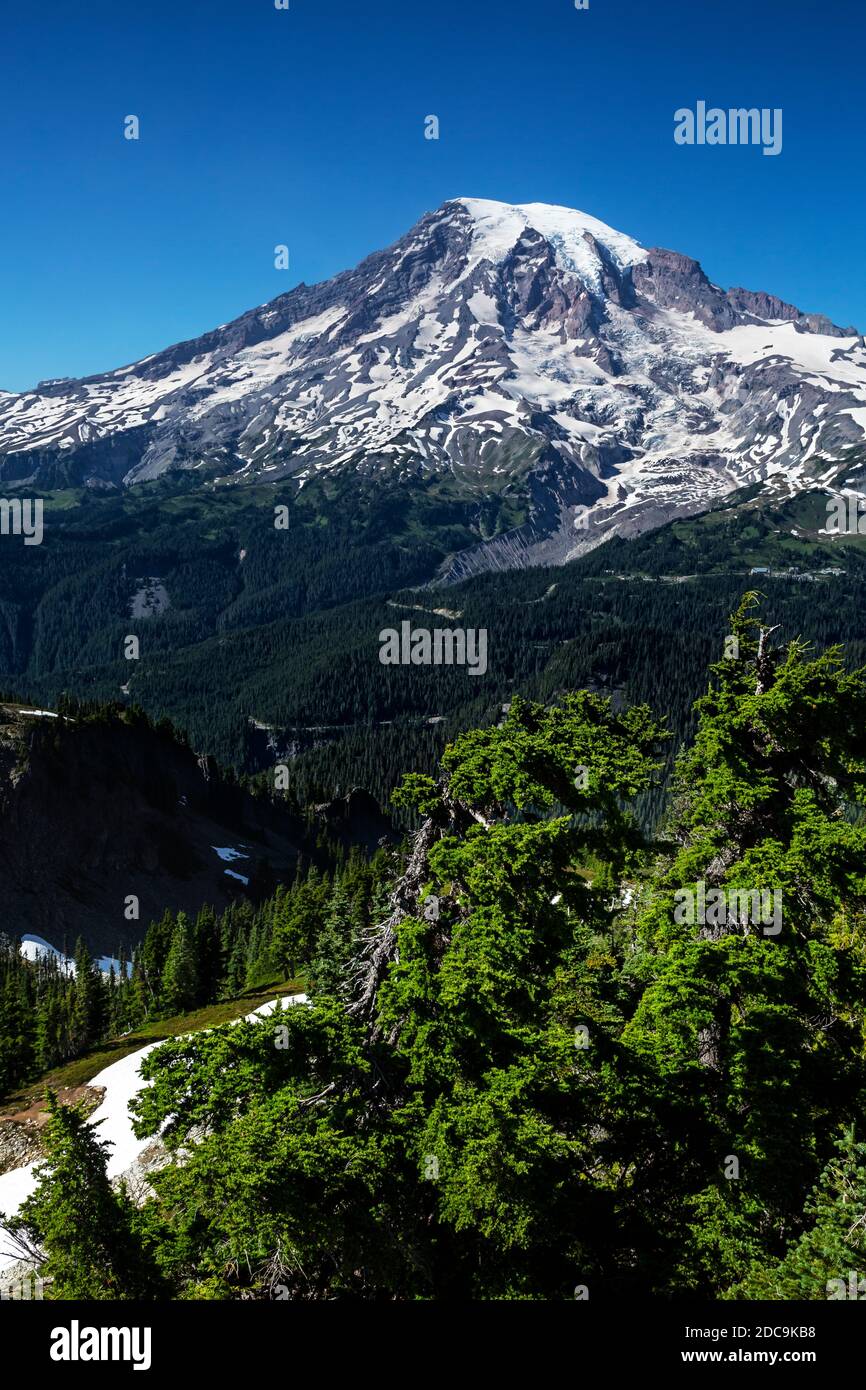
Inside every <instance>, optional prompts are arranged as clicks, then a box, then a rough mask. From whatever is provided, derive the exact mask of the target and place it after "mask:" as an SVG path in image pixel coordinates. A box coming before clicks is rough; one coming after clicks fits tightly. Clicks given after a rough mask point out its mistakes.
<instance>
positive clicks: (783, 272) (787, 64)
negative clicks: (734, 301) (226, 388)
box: [0, 0, 866, 390]
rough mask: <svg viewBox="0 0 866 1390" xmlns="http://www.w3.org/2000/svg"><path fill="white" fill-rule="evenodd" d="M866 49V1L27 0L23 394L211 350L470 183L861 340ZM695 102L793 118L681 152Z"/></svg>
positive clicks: (7, 227) (7, 101) (11, 198)
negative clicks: (196, 347)
mask: <svg viewBox="0 0 866 1390" xmlns="http://www.w3.org/2000/svg"><path fill="white" fill-rule="evenodd" d="M864 60H866V6H864V4H863V0H825V2H824V3H823V4H814V3H812V0H792V2H791V3H783V0H724V3H723V2H722V0H655V3H653V0H590V8H589V10H586V11H577V10H575V8H574V3H573V0H290V9H289V10H288V11H283V10H277V9H276V8H275V6H274V4H273V0H172V3H166V0H148V3H147V4H124V3H118V0H86V3H85V4H83V5H71V4H69V3H68V0H40V3H38V4H32V3H30V2H29V0H7V5H6V7H5V13H4V24H3V32H2V47H0V130H2V150H3V188H4V192H5V195H6V196H5V198H4V200H3V201H4V206H3V216H2V220H0V307H2V333H0V387H2V388H5V389H7V390H21V389H24V388H26V387H28V386H32V385H34V384H35V383H36V381H37V380H39V379H42V378H49V377H54V376H79V375H84V374H86V373H89V372H96V371H101V370H105V369H108V368H111V367H115V366H119V365H121V364H123V363H126V362H129V361H133V360H135V359H136V358H138V357H141V356H144V355H145V354H147V353H150V352H153V351H156V350H158V349H159V348H161V347H165V346H167V345H168V344H170V343H172V342H175V341H177V340H179V339H181V338H186V337H192V336H195V335H196V334H198V333H200V332H203V331H204V330H206V329H208V328H212V327H214V326H215V325H216V324H218V323H223V322H225V321H226V320H228V319H231V318H233V317H234V316H235V315H237V314H239V313H241V312H242V311H243V310H245V309H247V308H250V307H251V306H253V305H255V304H259V303H261V302H263V301H265V300H267V299H270V298H272V297H273V296H274V295H276V294H279V293H281V292H283V291H284V290H286V289H289V288H290V287H291V285H293V284H295V283H297V282H298V281H300V280H305V281H306V282H307V283H313V282H315V281H317V280H321V279H324V278H326V277H328V276H329V275H332V274H334V273H335V272H337V271H338V270H341V269H343V268H345V267H346V266H349V265H354V264H355V263H357V261H359V260H360V259H361V258H362V257H363V256H364V255H365V254H367V253H368V252H370V251H372V250H375V249H377V248H378V247H380V246H384V245H387V244H388V243H389V242H391V241H393V240H395V239H396V238H397V237H398V236H399V235H401V234H402V233H403V232H404V231H406V230H407V229H408V228H409V227H410V226H411V224H412V223H413V222H414V221H415V220H416V219H417V218H418V217H419V216H420V215H421V214H422V213H423V212H424V211H426V210H427V209H429V208H432V207H436V206H438V205H439V204H440V203H442V202H443V201H444V200H445V199H446V198H449V197H455V196H460V195H468V196H475V197H487V198H499V199H502V200H504V201H507V202H533V201H543V202H552V203H564V204H567V205H569V206H572V207H579V208H581V209H583V210H584V211H586V212H589V213H591V214H593V215H594V216H596V217H599V218H601V219H602V220H603V221H606V222H609V223H611V224H612V225H613V226H615V227H617V228H619V229H620V230H622V231H625V232H628V233H630V234H631V235H632V236H635V237H637V239H638V240H639V241H642V242H643V243H644V244H646V245H661V246H668V247H673V248H674V249H676V250H679V251H683V252H686V253H688V254H690V255H694V256H696V257H697V258H698V259H699V260H701V262H702V263H703V265H704V268H705V270H706V271H707V273H708V274H709V275H710V277H711V278H712V279H713V280H715V281H717V282H718V283H720V284H723V285H730V284H740V285H745V286H747V287H748V288H752V289H765V290H768V291H770V292H772V293H775V294H778V295H781V296H782V297H783V298H786V299H789V300H791V301H793V302H794V303H796V304H799V305H800V307H802V308H805V309H811V310H815V311H820V312H823V313H827V314H829V315H830V317H831V318H834V319H835V320H836V321H837V322H841V323H843V324H848V323H855V324H856V325H857V326H858V327H859V328H860V329H861V331H862V330H864V329H866V276H864V274H863V270H862V261H863V249H864V221H866V219H864V213H866V192H864V178H863V172H864V144H866V141H864V135H866V106H864V101H863V90H864V81H863V72H864ZM699 99H702V100H706V101H707V102H708V103H709V104H710V105H717V106H721V107H728V106H757V107H771V108H775V107H781V108H782V110H783V112H784V118H783V120H784V124H783V131H784V143H783V150H782V153H781V154H780V155H779V156H778V157H776V158H772V157H766V156H764V155H762V153H761V150H760V149H759V148H755V147H716V148H713V147H708V146H704V147H702V148H701V147H697V146H695V147H682V146H678V145H676V144H675V143H674V140H673V128H674V121H673V113H674V111H675V110H676V109H677V108H679V107H683V106H692V107H693V106H694V105H695V103H696V102H697V101H698V100H699ZM129 114H135V115H138V117H139V118H140V122H141V138H140V139H139V140H138V141H137V142H136V141H127V140H125V139H124V138H123V120H124V117H125V116H127V115H129ZM430 114H435V115H437V116H438V117H439V120H440V123H441V128H440V139H439V140H438V141H430V140H425V139H424V118H425V116H427V115H430ZM278 243H285V244H287V245H288V246H289V248H290V255H291V265H290V269H289V271H288V272H286V271H278V270H276V269H274V246H275V245H276V244H278Z"/></svg>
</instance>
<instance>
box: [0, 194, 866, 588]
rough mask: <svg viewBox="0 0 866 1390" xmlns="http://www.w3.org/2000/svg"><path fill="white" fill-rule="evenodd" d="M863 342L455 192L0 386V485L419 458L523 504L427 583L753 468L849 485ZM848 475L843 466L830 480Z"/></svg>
mask: <svg viewBox="0 0 866 1390" xmlns="http://www.w3.org/2000/svg"><path fill="white" fill-rule="evenodd" d="M864 434H866V343H864V339H863V337H862V336H861V335H859V334H858V333H857V331H856V330H855V329H853V328H847V329H843V328H839V327H837V326H836V325H834V324H832V323H831V322H830V321H829V320H828V319H826V318H824V317H823V316H821V315H817V314H808V313H802V312H801V311H800V310H799V309H796V308H794V307H793V306H792V305H790V304H786V303H784V302H783V301H781V300H779V299H777V298H775V297H774V296H772V295H770V294H765V293H755V292H752V291H749V290H743V289H730V290H723V289H720V288H719V286H717V285H714V284H713V283H712V282H711V281H710V280H709V279H708V278H707V276H706V275H705V274H704V272H703V270H702V269H701V266H700V264H699V263H698V262H697V261H695V260H692V259H690V258H689V257H687V256H683V255H680V254H678V253H677V252H675V251H668V250H661V249H658V248H656V249H651V250H647V249H645V248H643V247H642V246H640V245H639V244H638V243H637V242H636V241H634V240H633V239H632V238H631V237H628V236H626V235H624V234H623V233H621V232H618V231H615V230H614V229H612V228H611V227H608V226H606V225H605V224H604V223H603V222H599V221H598V220H597V219H595V218H593V217H590V216H588V215H586V214H585V213H581V212H577V211H574V210H572V209H570V208H560V207H553V206H550V205H547V204H544V203H528V204H522V205H519V206H513V205H510V204H506V203H498V202H491V201H488V200H483V199H475V198H458V199H455V200H453V201H449V202H447V203H445V204H443V206H442V207H440V208H439V209H438V210H437V211H435V212H431V213H428V214H426V215H425V216H424V217H422V218H421V220H420V221H419V222H418V223H417V224H416V225H415V226H414V227H413V228H412V229H411V231H410V232H408V233H407V235H406V236H404V237H403V238H401V240H399V241H398V242H396V243H395V244H394V245H393V246H391V247H389V248H388V249H387V250H384V251H379V252H376V253H375V254H373V255H372V256H369V257H367V259H366V260H364V261H363V262H362V263H361V264H360V265H359V266H358V267H357V269H355V270H349V271H345V272H343V273H342V274H340V275H337V276H335V277H334V278H333V279H332V280H329V281H326V282H324V283H322V284H319V285H315V286H312V287H310V286H307V285H304V284H301V285H298V286H297V287H296V288H295V289H293V290H291V291H290V292H289V293H287V294H284V295H280V296H279V297H278V298H276V299H274V300H272V301H271V302H270V303H268V304H265V305H263V306H261V307H260V308H258V309H254V310H251V311H249V312H248V313H246V314H244V315H242V316H241V317H240V318H239V319H236V320H234V321H233V322H232V323H229V324H225V325H223V326H222V327H221V328H217V329H215V330H214V331H213V332H210V333H207V334H205V335H204V336H202V337H200V338H196V339H193V340H191V341H188V342H184V343H180V344H178V345H176V346H175V347H171V348H168V349H167V350H166V351H164V352H160V353H156V354H155V355H153V356H150V357H147V358H144V359H143V360H142V361H140V362H137V363H134V364H133V365H131V366H127V367H123V368H121V369H120V370H118V371H114V372H108V373H105V374H102V375H99V376H93V377H88V378H86V379H83V380H80V381H72V380H61V381H50V382H42V383H40V384H39V386H37V387H36V388H35V390H33V391H29V392H24V393H21V394H9V393H0V478H2V479H4V480H6V481H7V482H14V483H17V484H23V483H33V484H37V485H40V486H43V487H51V486H59V485H67V484H69V483H74V484H82V483H84V484H88V485H90V486H93V487H120V486H124V487H126V486H130V485H133V484H135V483H137V482H139V481H143V480H148V479H154V478H157V477H159V476H161V475H163V474H166V473H169V472H171V471H173V470H190V469H198V470H201V476H202V481H203V482H205V481H207V482H208V483H214V482H218V483H223V484H226V483H242V482H245V481H250V480H262V479H265V480H267V479H273V480H276V479H286V478H288V477H291V478H292V479H294V480H295V482H296V484H297V485H298V486H303V484H304V483H305V482H307V481H308V480H309V479H310V478H312V477H313V476H315V475H316V474H317V473H319V472H321V471H322V470H338V471H342V472H345V471H350V472H351V471H356V472H361V473H363V474H364V475H365V476H367V477H370V476H373V477H381V478H382V480H383V481H385V480H388V481H391V482H397V483H401V484H402V483H409V484H411V482H412V480H413V479H414V478H417V477H419V476H421V477H423V476H424V475H429V474H430V473H434V474H439V475H443V476H445V477H447V478H449V479H451V480H455V481H456V484H457V486H459V488H460V489H461V492H462V493H463V494H464V495H466V494H467V493H468V494H469V495H476V494H477V496H478V497H479V499H480V498H484V497H486V496H489V495H490V494H491V493H497V494H500V495H501V494H502V493H503V492H504V491H506V490H508V491H510V492H512V493H514V494H516V495H519V496H522V498H523V499H524V501H525V507H526V515H527V517H528V520H527V522H526V524H525V525H523V526H521V527H520V528H519V529H517V530H515V531H513V532H511V533H507V534H505V535H502V536H500V537H498V538H496V539H493V540H482V541H481V542H480V544H479V546H478V548H477V549H476V550H470V551H464V552H462V554H461V555H460V556H458V557H457V558H456V560H455V561H454V563H453V565H452V566H451V571H450V573H451V577H460V576H462V575H464V574H468V573H472V572H474V571H477V570H479V569H486V568H490V567H500V566H510V565H515V564H526V563H542V562H557V561H561V560H564V559H567V558H569V557H571V556H572V555H575V554H579V553H580V552H581V551H583V550H585V549H587V548H588V547H590V546H592V545H595V544H597V543H598V542H599V541H601V540H604V539H606V538H608V537H609V536H610V535H612V534H615V533H617V532H619V533H621V534H625V535H630V534H635V533H637V532H639V531H642V530H646V529H648V528H649V527H652V526H655V525H659V524H660V523H661V522H663V521H665V520H667V519H668V518H670V517H671V516H674V515H678V514H689V513H693V512H697V511H701V510H704V509H706V508H707V507H708V506H709V505H710V504H711V503H712V501H713V500H714V499H715V498H718V497H722V496H724V495H726V494H728V493H730V492H733V491H735V490H736V489H738V488H742V487H746V486H749V485H752V484H759V485H762V486H764V487H766V488H769V489H771V490H773V491H775V492H778V493H781V494H782V495H785V496H786V495H788V494H790V493H791V492H795V491H798V490H801V489H804V488H813V487H815V486H818V485H825V486H826V485H827V484H828V483H829V482H830V481H832V482H833V483H834V485H835V486H840V485H854V486H857V485H858V483H859V475H858V474H857V471H856V469H857V465H856V463H855V460H856V457H857V453H858V448H859V447H862V445H863V442H864ZM852 470H854V471H852Z"/></svg>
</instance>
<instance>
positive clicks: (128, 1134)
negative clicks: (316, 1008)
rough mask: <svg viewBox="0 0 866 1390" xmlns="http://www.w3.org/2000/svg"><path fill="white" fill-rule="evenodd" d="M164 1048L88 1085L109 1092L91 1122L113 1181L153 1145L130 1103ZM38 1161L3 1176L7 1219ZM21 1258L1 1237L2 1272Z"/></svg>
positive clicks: (261, 1014)
mask: <svg viewBox="0 0 866 1390" xmlns="http://www.w3.org/2000/svg"><path fill="white" fill-rule="evenodd" d="M307 1003H309V1000H308V997H307V995H306V994H290V995H287V996H284V997H283V998H281V999H269V1000H268V1002H267V1003H266V1004H262V1005H260V1007H259V1008H257V1009H254V1010H253V1012H252V1013H251V1014H247V1015H246V1019H247V1021H248V1022H250V1023H252V1022H254V1021H255V1020H256V1019H257V1018H268V1017H269V1016H270V1015H271V1014H272V1013H274V1012H275V1010H276V1009H278V1008H279V1009H285V1008H290V1007H291V1006H292V1005H294V1004H307ZM232 1022H233V1023H240V1022H241V1020H240V1019H233V1020H232ZM161 1045H162V1044H161V1043H149V1044H148V1045H147V1047H142V1048H141V1049H140V1050H139V1051H138V1052H131V1053H130V1054H129V1056H128V1057H122V1058H121V1060H120V1061H119V1062H112V1064H111V1066H109V1067H106V1068H105V1069H104V1070H103V1071H101V1072H99V1073H98V1074H97V1075H96V1076H94V1077H93V1078H92V1079H91V1080H90V1081H88V1083H87V1084H88V1085H89V1086H94V1087H96V1086H101V1087H104V1089H105V1097H104V1099H103V1102H102V1104H101V1105H100V1106H99V1108H98V1110H94V1112H93V1114H92V1115H91V1116H90V1118H89V1121H88V1123H90V1124H91V1125H98V1126H99V1129H98V1134H99V1137H100V1139H105V1140H108V1142H109V1143H110V1144H111V1145H112V1146H113V1147H112V1150H111V1154H110V1156H109V1160H108V1176H109V1177H110V1178H119V1177H121V1176H122V1174H124V1173H126V1172H128V1170H129V1169H130V1168H131V1167H132V1166H133V1164H134V1163H135V1162H136V1161H137V1159H138V1158H139V1157H140V1155H141V1154H142V1153H143V1152H144V1150H145V1149H147V1148H149V1146H150V1145H151V1144H152V1143H153V1136H150V1137H148V1138H147V1139H137V1138H136V1136H135V1134H134V1133H133V1130H132V1121H131V1119H130V1115H129V1103H130V1101H131V1100H132V1098H133V1096H137V1095H138V1093H139V1091H141V1090H142V1089H143V1088H144V1082H143V1081H142V1079H141V1075H140V1071H141V1064H142V1062H143V1061H144V1059H145V1057H147V1056H148V1054H149V1053H151V1052H152V1051H153V1049H154V1048H155V1047H160V1046H161ZM38 1161H39V1160H37V1161H36V1162H34V1163H28V1164H25V1166H24V1167H23V1168H13V1169H12V1170H11V1172H9V1173H2V1174H0V1212H2V1213H3V1214H4V1215H5V1216H7V1217H9V1216H14V1215H15V1213H16V1212H17V1211H18V1210H19V1208H20V1206H21V1204H22V1202H24V1201H25V1200H26V1198H27V1197H29V1196H30V1194H31V1192H34V1191H35V1190H36V1185H37V1179H36V1171H35V1170H36V1167H37V1163H38ZM18 1258H19V1256H18V1255H16V1254H14V1253H13V1252H11V1251H9V1250H7V1249H6V1248H5V1247H4V1238H3V1236H2V1235H0V1270H2V1269H6V1268H7V1267H8V1266H9V1265H11V1264H15V1263H16V1262H17V1260H18Z"/></svg>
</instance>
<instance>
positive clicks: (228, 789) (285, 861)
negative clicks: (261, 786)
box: [0, 707, 314, 956]
mask: <svg viewBox="0 0 866 1390" xmlns="http://www.w3.org/2000/svg"><path fill="white" fill-rule="evenodd" d="M306 836H307V832H306V828H305V826H304V825H303V824H302V823H301V821H300V819H299V818H298V817H296V816H295V815H293V814H292V813H291V812H289V811H288V810H287V809H286V808H285V806H283V805H281V804H280V803H278V802H272V801H270V800H269V799H267V798H264V797H261V798H259V797H254V796H252V795H251V794H250V793H249V792H248V791H246V790H244V789H243V788H241V787H239V786H237V785H236V784H234V783H233V782H231V781H227V780H225V779H224V778H223V777H222V776H221V775H220V773H219V770H218V768H217V767H216V765H215V764H214V763H213V761H212V760H211V759H205V760H201V759H198V758H197V757H196V755H195V753H194V752H193V751H192V750H191V749H190V748H189V747H187V746H185V745H184V744H182V743H179V742H177V741H176V739H175V738H174V737H173V736H172V735H171V734H170V733H168V732H165V733H164V732H162V731H157V730H154V729H153V728H151V727H150V726H149V725H147V724H146V723H144V722H143V721H140V722H134V721H133V722H129V721H128V720H126V721H125V720H122V719H120V718H112V719H106V720H101V721H99V722H91V721H83V722H76V721H72V720H58V719H48V718H33V717H29V716H28V715H27V713H26V712H25V711H22V712H20V713H19V712H16V711H15V710H14V709H10V708H8V707H0V882H2V883H3V905H4V920H3V929H4V930H5V931H6V933H7V934H11V935H20V936H23V935H25V934H32V935H35V936H38V937H41V938H43V939H44V940H45V941H47V942H49V943H50V944H51V945H53V946H55V947H58V948H59V949H61V950H63V951H64V954H71V952H72V950H73V948H74V945H75V940H76V938H77V937H78V936H79V935H80V936H82V937H83V938H84V939H85V941H86V942H87V944H88V947H89V948H90V950H91V952H92V953H93V954H95V955H101V954H105V955H115V956H116V955H117V952H118V947H119V946H120V945H126V946H129V945H130V944H132V943H133V942H137V941H138V940H139V939H140V938H141V936H142V935H143V933H144V931H145V929H146V928H147V925H148V923H149V922H150V920H151V919H152V918H158V917H161V916H162V914H163V912H164V911H165V909H166V908H171V909H173V910H175V911H176V910H179V909H184V910H185V911H187V912H190V913H196V912H197V911H198V909H199V908H200V907H201V905H202V904H203V903H205V902H208V903H212V904H213V905H214V907H215V908H216V909H217V910H218V911H220V910H222V909H223V908H224V907H226V906H227V905H228V904H229V903H230V902H231V901H234V900H236V899H237V898H238V897H239V896H241V897H243V896H250V897H253V898H256V897H259V896H262V895H264V894H266V893H270V892H272V891H273V888H274V886H275V883H276V880H277V877H278V876H282V877H287V876H288V877H291V876H292V875H293V873H294V870H295V865H296V862H297V856H298V853H299V851H300V850H301V848H302V847H303V849H304V852H305V854H306V855H307V856H308V857H309V855H310V853H311V852H314V847H313V846H311V845H309V844H308V843H307V839H306ZM218 850H223V851H224V853H223V855H222V856H220V854H218V853H217V851H218ZM226 851H231V852H236V853H237V857H232V858H230V857H229V855H228V854H227V853H226ZM229 868H230V869H231V870H232V871H233V872H232V873H231V874H230V873H228V872H227V869H229ZM243 880H247V881H246V882H244V881H243ZM130 896H134V897H136V898H137V899H138V916H137V918H134V919H132V920H130V919H129V918H128V917H127V915H126V906H127V903H128V899H129V898H130Z"/></svg>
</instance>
